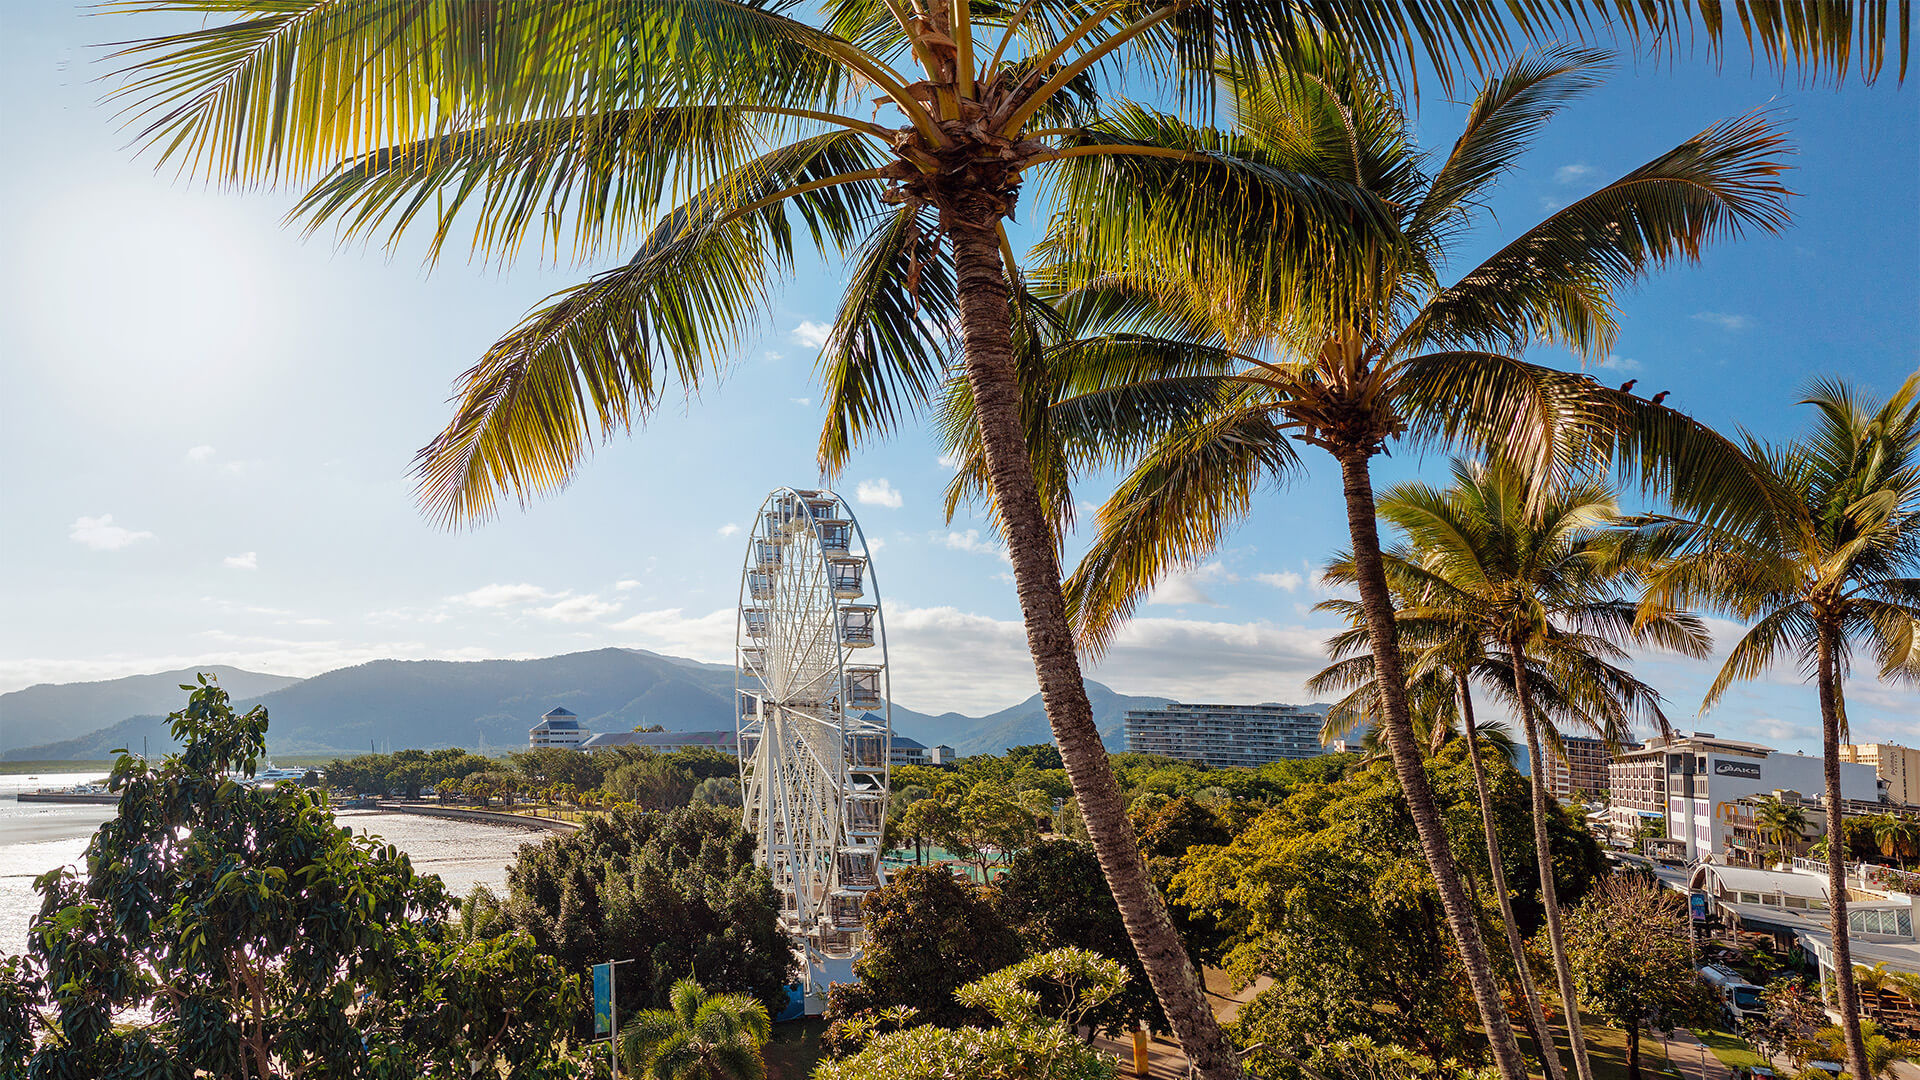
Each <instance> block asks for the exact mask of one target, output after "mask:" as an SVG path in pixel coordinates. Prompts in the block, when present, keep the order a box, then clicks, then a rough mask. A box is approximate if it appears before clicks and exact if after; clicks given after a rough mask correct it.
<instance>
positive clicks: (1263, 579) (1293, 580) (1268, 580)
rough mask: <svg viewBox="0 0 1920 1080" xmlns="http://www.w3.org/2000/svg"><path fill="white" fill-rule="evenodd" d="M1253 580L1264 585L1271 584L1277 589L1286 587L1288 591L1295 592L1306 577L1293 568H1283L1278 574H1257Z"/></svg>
mask: <svg viewBox="0 0 1920 1080" xmlns="http://www.w3.org/2000/svg"><path fill="white" fill-rule="evenodd" d="M1253 580H1255V581H1257V582H1259V583H1260V584H1262V585H1271V586H1273V587H1274V588H1276V589H1285V590H1287V591H1288V592H1293V591H1294V590H1296V589H1298V588H1299V587H1300V585H1301V583H1302V582H1303V581H1304V580H1305V579H1304V578H1302V577H1301V576H1300V575H1299V574H1296V573H1294V572H1293V571H1291V570H1282V571H1280V572H1279V573H1277V574H1255V575H1254V576H1253Z"/></svg>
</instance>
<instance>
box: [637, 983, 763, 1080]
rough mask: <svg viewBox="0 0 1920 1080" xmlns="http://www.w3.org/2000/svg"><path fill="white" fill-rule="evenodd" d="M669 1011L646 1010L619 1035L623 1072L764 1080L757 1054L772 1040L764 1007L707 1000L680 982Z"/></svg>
mask: <svg viewBox="0 0 1920 1080" xmlns="http://www.w3.org/2000/svg"><path fill="white" fill-rule="evenodd" d="M667 1000H668V1001H669V1002H670V1003H671V1007H670V1008H666V1009H648V1010H646V1011H644V1012H641V1013H639V1014H637V1015H635V1016H634V1018H633V1019H632V1020H631V1021H629V1022H628V1024H627V1026H626V1027H625V1028H624V1029H622V1031H621V1032H620V1053H621V1056H622V1057H624V1058H625V1059H626V1062H627V1068H629V1069H632V1070H634V1072H635V1074H636V1075H642V1076H650V1077H652V1078H653V1080H763V1078H764V1077H765V1076H766V1075H767V1064H766V1061H765V1060H764V1059H763V1058H762V1057H761V1056H760V1048H761V1047H763V1046H765V1045H766V1044H767V1039H768V1038H769V1037H770V1036H771V1035H772V1034H773V1025H772V1023H771V1021H769V1020H768V1018H767V1007H766V1006H765V1005H763V1004H761V1003H760V1002H759V1001H758V1000H756V999H754V998H753V997H752V996H751V995H749V994H709V993H707V991H706V989H705V988H704V987H702V986H701V985H700V984H699V983H698V982H696V981H694V980H693V979H680V980H678V981H676V982H675V983H674V984H673V989H672V990H670V991H669V992H668V994H667Z"/></svg>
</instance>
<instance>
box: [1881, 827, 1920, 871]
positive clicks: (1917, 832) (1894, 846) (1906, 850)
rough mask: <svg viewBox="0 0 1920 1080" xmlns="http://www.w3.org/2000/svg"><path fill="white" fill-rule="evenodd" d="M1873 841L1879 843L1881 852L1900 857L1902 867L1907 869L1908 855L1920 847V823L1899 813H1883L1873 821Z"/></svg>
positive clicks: (1895, 857)
mask: <svg viewBox="0 0 1920 1080" xmlns="http://www.w3.org/2000/svg"><path fill="white" fill-rule="evenodd" d="M1873 842H1874V843H1875V844H1877V845H1879V847H1880V854H1882V855H1885V856H1886V857H1887V858H1889V859H1899V860H1900V869H1902V870H1905V869H1906V868H1907V857H1908V856H1910V855H1912V854H1913V853H1914V851H1915V850H1916V849H1920V824H1916V823H1915V822H1914V820H1913V819H1912V818H1906V817H1901V816H1900V815H1898V814H1892V813H1888V814H1881V815H1880V816H1879V818H1878V819H1877V820H1875V821H1874V823H1873Z"/></svg>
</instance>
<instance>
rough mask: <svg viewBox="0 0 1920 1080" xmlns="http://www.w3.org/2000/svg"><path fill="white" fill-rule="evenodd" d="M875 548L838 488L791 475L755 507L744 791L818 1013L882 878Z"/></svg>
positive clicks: (880, 662)
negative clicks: (812, 485)
mask: <svg viewBox="0 0 1920 1080" xmlns="http://www.w3.org/2000/svg"><path fill="white" fill-rule="evenodd" d="M870 551H871V548H869V546H868V545H867V540H866V537H865V535H864V534H863V533H862V532H861V531H860V524H859V522H858V521H856V520H855V519H854V516H853V513H852V511H851V510H850V509H849V508H848V507H847V504H846V503H845V502H844V501H843V500H842V499H841V498H840V497H839V496H837V495H835V494H833V493H832V492H829V491H802V490H796V489H793V488H780V489H777V490H775V491H774V492H773V493H772V494H771V495H768V496H767V499H766V501H765V502H764V503H762V504H761V507H760V511H759V513H758V514H756V515H755V517H754V525H753V534H752V536H751V537H750V538H749V540H748V541H747V553H746V565H745V567H744V568H743V570H742V572H741V575H740V614H739V619H738V622H737V626H736V631H735V638H736V643H737V648H736V650H735V666H734V686H735V696H736V698H737V700H738V711H737V716H738V734H739V750H740V794H741V801H742V805H743V806H744V808H745V814H746V821H745V824H746V828H747V831H748V832H749V833H751V834H752V835H753V836H754V837H755V838H756V839H757V840H758V842H759V845H758V858H759V860H760V861H761V863H762V864H763V865H765V866H766V867H767V868H768V870H769V871H770V872H771V873H772V875H773V884H774V889H775V890H776V891H777V892H778V894H779V898H780V920H781V923H782V924H783V925H784V926H785V927H786V928H787V930H788V931H789V932H790V933H792V934H793V935H794V937H795V938H796V939H797V940H798V941H799V942H800V944H801V947H802V948H803V950H804V951H805V953H806V965H805V967H806V970H805V973H804V974H803V976H802V980H803V981H802V987H803V990H804V992H805V995H806V1005H807V1011H808V1012H817V1011H819V1008H820V1007H822V1006H824V1002H825V995H826V992H827V988H828V986H830V985H831V984H833V983H836V982H850V981H852V980H853V977H854V976H853V961H854V958H855V957H857V956H858V955H859V950H860V946H861V942H862V933H861V930H862V922H861V908H862V905H863V904H864V902H865V900H866V896H867V894H868V893H869V892H871V891H872V890H874V889H875V888H877V887H879V885H880V884H881V883H882V882H883V880H884V877H883V871H882V868H881V862H880V853H881V849H880V829H881V826H882V824H883V823H884V822H885V821H886V810H887V760H888V757H889V756H890V752H891V749H892V741H893V740H892V724H891V712H890V708H889V701H888V699H889V687H888V682H887V644H886V627H885V623H884V622H883V621H882V619H881V615H880V594H879V588H878V586H877V584H876V583H875V582H874V580H873V567H872V565H871V563H870V562H869V559H868V555H869V553H870Z"/></svg>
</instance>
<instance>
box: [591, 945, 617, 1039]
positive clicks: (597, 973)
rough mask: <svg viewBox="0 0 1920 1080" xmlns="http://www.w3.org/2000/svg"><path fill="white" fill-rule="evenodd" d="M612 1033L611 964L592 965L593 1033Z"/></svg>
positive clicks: (599, 1035)
mask: <svg viewBox="0 0 1920 1080" xmlns="http://www.w3.org/2000/svg"><path fill="white" fill-rule="evenodd" d="M612 1034H613V965H612V964H595V965H593V1035H594V1038H596V1039H597V1038H599V1037H601V1036H602V1035H612Z"/></svg>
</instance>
